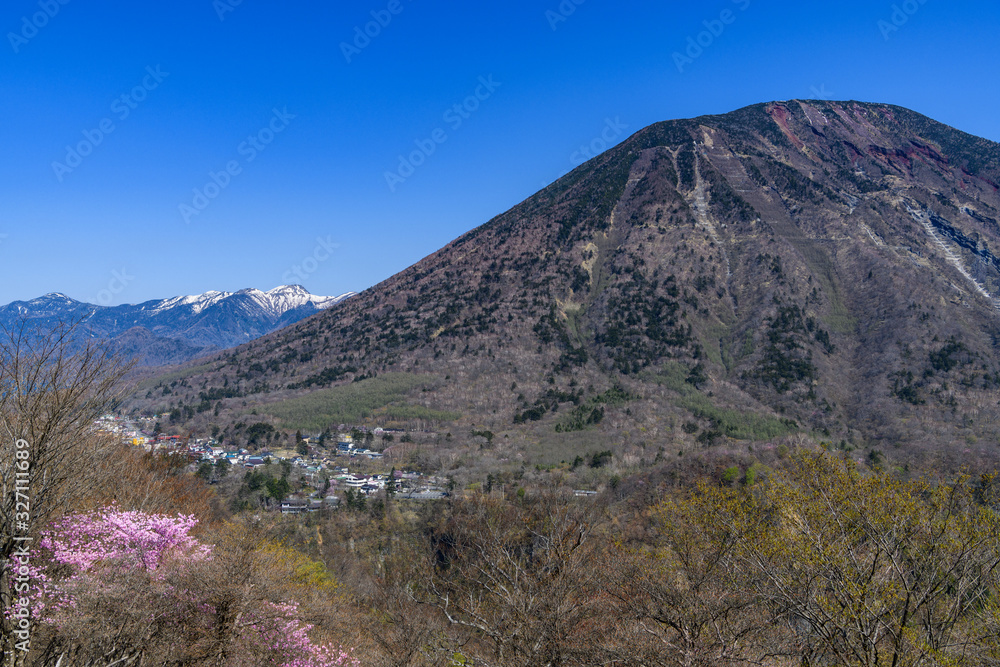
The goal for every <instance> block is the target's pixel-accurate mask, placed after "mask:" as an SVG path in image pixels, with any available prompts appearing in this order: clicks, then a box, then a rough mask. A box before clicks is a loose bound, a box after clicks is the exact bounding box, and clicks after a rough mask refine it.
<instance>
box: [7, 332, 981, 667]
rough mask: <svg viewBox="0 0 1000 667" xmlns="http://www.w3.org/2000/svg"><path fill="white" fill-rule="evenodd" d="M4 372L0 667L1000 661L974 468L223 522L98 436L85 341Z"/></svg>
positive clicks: (748, 474) (739, 480) (776, 474)
mask: <svg viewBox="0 0 1000 667" xmlns="http://www.w3.org/2000/svg"><path fill="white" fill-rule="evenodd" d="M0 355H2V356H3V364H0V369H2V370H0V383H2V392H0V419H2V425H3V429H4V430H3V435H4V438H3V442H2V444H0V473H2V476H3V477H2V479H3V489H4V493H3V498H2V504H0V512H2V514H3V522H4V526H5V527H11V528H12V530H8V531H5V534H4V535H3V538H2V542H0V550H2V554H0V557H2V562H3V569H2V574H0V600H2V604H3V608H4V614H3V616H2V624H3V644H2V648H0V650H2V658H3V661H4V663H3V664H11V665H32V666H34V665H37V666H55V665H93V666H98V665H123V666H125V665H134V666H139V665H177V666H180V665H219V666H222V665H234V666H235V665H286V666H288V667H313V666H320V665H344V666H347V665H352V666H353V665H357V666H361V665H379V666H387V667H388V666H390V665H391V666H395V667H409V666H412V667H417V666H425V665H426V666H430V665H481V666H483V667H491V666H496V667H500V666H503V667H510V666H523V667H532V666H542V665H552V666H555V665H561V666H570V665H581V666H582V665H636V666H640V665H650V666H659V665H720V664H731V665H872V666H874V665H914V666H916V665H989V664H997V661H998V660H1000V597H998V595H1000V540H998V537H1000V518H998V515H997V507H998V492H1000V482H998V481H997V480H996V478H995V477H994V476H993V475H991V474H985V473H977V474H976V475H974V476H970V475H956V476H953V477H949V478H930V477H919V476H915V475H913V476H909V477H907V478H905V479H904V478H902V477H901V476H899V475H898V474H897V472H896V471H894V470H893V469H882V468H880V467H878V466H872V467H865V468H862V467H860V466H858V465H857V464H856V463H854V462H852V461H851V460H850V459H847V458H844V456H843V452H840V451H836V450H833V449H832V448H831V449H829V450H826V449H823V448H815V449H808V448H805V447H803V448H801V449H799V450H798V451H792V452H789V453H788V454H787V456H785V457H783V458H781V459H780V460H776V461H775V463H774V464H773V465H769V466H755V467H753V468H750V469H748V470H746V471H745V472H744V471H742V470H740V469H739V468H734V469H728V470H727V471H726V474H724V475H722V477H721V478H719V477H715V476H709V475H700V474H699V473H698V468H697V465H696V464H695V463H693V462H686V463H685V464H684V465H686V466H688V469H687V471H686V474H684V475H665V476H663V477H662V478H661V479H660V481H659V482H658V483H656V484H655V487H652V488H645V489H644V490H643V491H642V492H633V493H618V494H614V493H609V492H605V493H603V494H601V495H598V496H596V497H582V498H581V497H576V496H575V495H574V493H573V491H572V488H571V487H570V486H568V485H567V484H566V483H565V480H563V479H561V478H560V477H559V476H557V475H550V476H547V477H541V478H534V481H533V482H531V483H527V482H525V483H523V484H503V485H499V484H489V485H486V486H482V485H477V486H475V487H473V488H471V489H468V490H465V491H459V492H457V493H455V494H454V495H452V496H450V497H449V498H446V499H445V500H441V501H435V502H433V503H415V502H412V501H404V500H397V499H396V498H395V497H394V496H393V495H392V494H388V495H386V496H384V497H381V498H378V499H375V500H374V501H371V502H367V503H361V502H356V503H350V506H349V507H343V508H339V509H335V510H329V511H325V512H322V513H317V514H313V515H304V516H291V517H287V516H282V515H280V514H277V513H273V512H266V511H261V510H260V508H259V507H254V506H252V505H251V506H249V507H248V508H247V509H245V511H234V510H233V507H232V506H231V505H230V504H227V503H226V502H225V501H226V499H225V498H224V497H223V495H221V494H220V492H218V491H217V490H216V489H215V488H213V487H212V486H211V485H208V484H206V483H205V481H204V480H203V479H202V478H201V477H199V476H196V475H194V474H191V471H190V466H189V465H188V464H187V461H186V460H178V459H177V458H176V457H169V456H154V455H152V454H148V453H144V452H143V451H142V450H141V449H137V448H134V447H125V446H123V445H122V444H120V443H119V442H117V441H116V440H115V439H111V438H108V437H106V436H102V435H99V434H96V433H94V432H93V430H92V429H91V428H90V425H91V424H92V422H93V420H94V418H96V417H97V416H99V415H100V414H102V413H103V412H104V411H105V410H107V409H109V408H110V407H113V406H114V405H115V403H116V402H117V401H118V400H119V399H120V396H121V391H123V390H122V388H121V387H122V380H123V377H124V375H125V373H126V372H127V368H126V367H124V366H122V365H121V364H119V363H118V362H117V361H116V360H115V359H114V358H113V357H111V356H109V355H108V354H107V353H106V352H103V351H102V350H101V349H100V348H99V347H96V346H95V347H89V348H87V349H86V350H84V351H82V352H79V351H74V352H73V353H70V352H69V351H67V348H66V346H65V345H63V344H62V341H61V340H60V338H59V337H58V335H52V336H49V337H43V338H35V337H26V336H25V337H20V338H19V337H17V336H12V337H10V338H9V340H6V341H4V342H2V343H0ZM675 465H677V466H679V465H681V464H680V463H677V464H675ZM18 473H22V474H21V475H20V476H19V474H18ZM230 474H233V475H240V474H244V473H243V471H234V472H232V473H230ZM245 474H248V475H253V474H255V473H252V472H246V473H245ZM15 480H16V483H15ZM24 480H26V481H24ZM539 480H543V481H539ZM651 486H652V485H651ZM8 533H9V534H8ZM26 544H28V545H30V546H25V545H26Z"/></svg>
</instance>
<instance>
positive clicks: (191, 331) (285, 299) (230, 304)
mask: <svg viewBox="0 0 1000 667" xmlns="http://www.w3.org/2000/svg"><path fill="white" fill-rule="evenodd" d="M353 295H354V293H353V292H348V293H347V294H342V295H340V296H335V297H330V296H314V295H312V294H310V293H309V292H307V291H306V290H305V288H303V287H301V286H300V285H283V286H281V287H276V288H274V289H272V290H270V291H268V292H262V291H261V290H258V289H244V290H240V291H238V292H215V291H213V292H206V293H204V294H197V295H193V296H179V297H174V298H172V299H162V300H159V301H147V302H145V303H140V304H137V305H128V304H126V305H121V306H98V305H94V304H89V303H82V302H80V301H75V300H73V299H71V298H69V297H67V296H66V295H64V294H58V293H52V294H46V295H45V296H42V297H39V298H37V299H32V300H31V301H15V302H13V303H10V304H8V305H6V306H3V307H0V325H3V326H5V327H10V326H13V325H14V324H16V323H17V322H18V321H20V320H22V319H26V320H27V321H28V322H29V323H30V324H31V325H33V326H34V325H37V326H39V327H41V328H47V327H51V326H54V325H56V324H57V323H58V322H65V321H80V322H81V323H82V325H83V327H82V329H83V330H84V331H85V332H86V334H87V335H88V336H91V337H95V338H101V339H107V340H110V341H113V343H114V345H115V348H116V350H117V351H118V352H119V353H121V354H123V355H127V356H129V357H130V358H138V359H139V360H140V362H141V363H143V364H144V365H160V364H170V363H180V362H183V361H186V360H188V359H192V358H194V357H198V356H202V355H205V354H208V353H210V352H212V351H216V350H220V349H225V348H230V347H234V346H236V345H240V344H241V343H245V342H247V341H249V340H253V339H254V338H258V337H260V336H262V335H264V334H266V333H270V332H271V331H274V330H276V329H280V328H282V327H285V326H287V325H289V324H293V323H295V322H297V321H299V320H301V319H303V318H306V317H309V316H310V315H314V314H315V313H318V312H319V311H321V310H323V309H324V308H329V307H330V306H332V305H334V304H336V303H339V302H340V301H343V300H344V299H347V298H349V297H351V296H353Z"/></svg>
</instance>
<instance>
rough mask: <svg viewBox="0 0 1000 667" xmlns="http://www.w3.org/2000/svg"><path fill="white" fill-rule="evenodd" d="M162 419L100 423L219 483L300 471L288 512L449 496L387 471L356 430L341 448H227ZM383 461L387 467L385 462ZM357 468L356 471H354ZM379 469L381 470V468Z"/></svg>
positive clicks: (430, 481)
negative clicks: (370, 500)
mask: <svg viewBox="0 0 1000 667" xmlns="http://www.w3.org/2000/svg"><path fill="white" fill-rule="evenodd" d="M156 422H157V417H142V418H138V419H133V418H127V417H122V416H120V415H113V414H106V415H103V416H102V417H101V418H100V419H98V420H97V421H95V422H94V428H95V430H97V431H98V432H102V433H106V434H111V435H113V436H115V437H118V438H120V439H121V441H122V442H124V443H126V444H128V445H131V446H135V447H140V448H142V449H144V450H145V451H147V452H150V453H161V454H167V455H169V454H174V455H180V456H184V457H186V458H187V460H188V462H189V463H188V466H189V468H190V471H191V472H193V473H195V474H201V475H202V476H203V477H204V478H205V479H206V481H209V483H215V481H216V480H215V478H214V475H213V473H214V471H218V470H221V471H223V474H226V473H228V474H232V471H236V470H239V469H243V470H246V471H252V470H254V469H257V468H263V467H265V466H268V465H270V464H273V463H282V464H283V465H285V466H290V467H291V468H293V469H295V470H297V471H299V473H300V475H299V477H300V478H301V480H302V482H303V484H302V489H301V490H300V491H298V492H296V493H289V494H288V495H287V496H286V497H284V498H281V499H280V505H279V506H278V507H277V509H279V510H280V512H281V513H282V514H301V513H304V512H319V511H321V510H323V509H333V508H337V507H339V506H341V504H342V502H343V500H344V499H345V498H347V499H350V498H353V497H355V496H366V497H367V496H374V495H377V494H382V495H392V496H393V497H394V498H397V499H400V500H415V501H427V500H440V499H442V498H445V497H447V496H448V495H449V492H448V491H447V490H446V488H445V487H446V485H447V481H446V480H441V479H439V478H437V477H435V476H428V475H425V474H423V473H421V472H416V471H412V470H407V471H404V470H396V469H395V468H390V469H387V470H386V471H384V472H382V471H381V470H380V468H382V467H385V466H386V465H387V464H386V463H385V461H384V459H385V455H384V454H383V453H382V452H378V451H374V450H371V449H369V448H366V447H364V446H363V445H362V444H360V443H356V442H355V439H356V438H355V437H353V436H352V435H351V433H347V432H345V433H339V434H338V435H337V442H336V446H335V447H320V446H319V445H318V443H319V441H320V436H318V435H317V436H309V437H307V436H303V437H302V444H303V445H304V447H303V449H304V450H306V451H308V452H309V453H295V454H292V453H290V452H282V451H278V452H273V453H272V452H271V451H269V450H264V451H259V452H250V451H249V450H247V449H244V448H233V447H223V446H222V445H221V443H220V442H219V441H218V440H216V439H215V438H210V437H209V438H203V437H184V436H180V435H167V434H164V433H156V432H155V431H156V429H155V424H156ZM379 464H382V465H379ZM352 468H353V472H352ZM376 470H378V472H376Z"/></svg>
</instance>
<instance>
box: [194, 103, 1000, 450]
mask: <svg viewBox="0 0 1000 667" xmlns="http://www.w3.org/2000/svg"><path fill="white" fill-rule="evenodd" d="M998 183H1000V145H998V144H996V143H994V142H991V141H988V140H986V139H982V138H979V137H975V136H972V135H969V134H966V133H963V132H960V131H958V130H955V129H953V128H951V127H948V126H946V125H944V124H941V123H938V122H936V121H933V120H931V119H929V118H927V117H925V116H922V115H920V114H917V113H915V112H912V111H909V110H907V109H903V108H901V107H897V106H892V105H887V104H872V103H862V102H854V101H844V102H837V101H820V100H790V101H783V102H771V103H766V104H757V105H753V106H749V107H745V108H743V109H739V110H736V111H734V112H731V113H728V114H722V115H711V116H701V117H698V118H692V119H684V120H675V121H666V122H662V123H657V124H655V125H652V126H649V127H647V128H645V129H643V130H640V131H639V132H637V133H636V134H634V135H633V136H631V137H629V138H628V139H626V140H625V141H623V142H622V143H621V144H619V145H618V146H616V147H614V148H612V149H610V150H608V151H606V152H605V153H603V154H602V155H600V156H598V157H596V158H594V159H592V160H590V161H589V162H587V163H586V164H584V165H581V166H580V167H578V168H577V169H575V170H574V171H572V172H570V173H569V174H567V175H566V176H564V177H563V178H561V179H559V180H558V181H556V182H555V183H553V184H552V185H551V186H549V187H547V188H545V189H543V190H542V191H540V192H538V193H537V194H535V195H533V196H532V197H529V198H528V199H527V200H525V201H524V202H522V203H521V204H519V205H517V206H515V207H514V208H512V209H511V210H510V211H507V212H506V213H503V214H501V215H498V216H497V217H495V218H494V219H492V220H490V221H489V222H487V223H486V224H484V225H481V226H480V227H477V228H475V229H473V230H472V231H470V232H468V233H467V234H464V235H463V236H461V237H460V238H458V239H456V240H455V241H453V242H452V243H450V244H448V245H447V246H445V247H444V248H442V249H441V250H439V251H437V252H435V253H433V254H432V255H430V256H428V257H426V258H425V259H423V260H421V261H420V262H418V263H417V264H415V265H413V266H411V267H410V268H408V269H406V270H404V271H402V272H400V273H399V274H397V275H395V276H393V277H392V278H390V279H388V280H386V281H385V282H383V283H381V284H380V285H377V286H375V287H374V288H372V289H369V290H367V291H366V292H364V293H363V294H361V295H359V296H358V297H356V298H353V299H351V300H349V301H347V302H346V303H344V304H342V305H341V306H340V307H338V308H336V309H333V310H329V311H327V312H325V313H324V314H322V315H321V316H319V317H316V318H312V319H310V320H308V321H306V322H302V323H300V324H298V325H297V326H295V327H292V328H289V329H285V330H283V331H280V332H277V333H275V334H274V335H272V336H270V337H269V338H268V339H267V340H265V341H257V342H255V343H251V344H250V345H248V346H247V347H245V348H242V349H241V350H239V351H238V352H237V353H236V354H235V355H230V356H227V357H226V358H224V359H223V358H220V359H219V360H218V361H217V363H216V364H215V365H213V367H212V370H210V371H206V372H204V373H202V374H201V376H199V377H197V378H196V379H197V383H207V384H208V385H209V386H214V385H215V384H216V383H218V384H219V386H221V384H222V382H223V381H224V379H223V378H228V379H232V378H234V377H239V378H241V380H240V381H241V383H243V384H246V385H247V392H248V393H249V392H253V391H256V392H257V393H255V394H254V398H253V400H254V401H256V402H257V404H258V405H257V406H256V408H255V409H258V410H259V411H260V410H264V411H266V410H267V409H269V408H268V407H267V406H268V405H269V402H271V401H278V403H277V405H278V406H279V407H275V408H274V414H284V415H287V414H290V413H292V412H293V411H292V408H291V407H289V408H288V409H287V410H285V411H283V410H282V408H281V407H280V405H281V404H284V403H285V402H286V401H289V400H296V399H295V398H294V397H295V396H297V395H298V394H303V395H304V394H307V393H308V392H310V391H313V390H315V389H317V388H320V387H326V386H330V385H331V384H336V383H338V382H346V381H349V380H352V379H358V378H359V377H367V376H370V375H371V374H378V373H384V372H387V371H397V372H406V373H411V374H412V373H420V374H422V376H426V375H427V374H430V375H431V376H433V377H438V376H439V377H438V379H439V381H440V382H441V385H440V387H439V388H438V389H436V391H435V392H428V391H425V392H422V393H421V394H420V395H414V396H413V397H412V399H411V400H415V401H419V402H420V403H421V404H423V405H424V406H425V407H427V408H428V409H432V408H433V409H440V410H447V411H450V412H458V413H461V414H464V415H467V417H468V419H469V422H470V424H474V425H479V426H482V425H486V426H488V427H489V428H490V430H493V431H496V430H497V429H509V428H519V426H518V425H519V424H521V423H525V424H529V423H530V424H534V422H536V421H538V422H540V423H539V424H537V425H535V426H532V429H531V431H530V436H529V435H525V437H528V438H529V439H530V440H533V441H534V440H537V439H539V438H541V439H543V440H545V441H547V442H556V443H558V442H563V443H564V444H565V446H569V445H568V441H567V440H566V438H565V436H563V435H562V434H564V433H566V432H567V429H568V430H569V431H570V432H574V431H576V430H578V427H579V428H583V427H585V426H587V425H588V424H591V425H592V423H593V421H592V420H593V419H596V417H593V414H591V413H588V415H589V416H587V415H584V416H582V417H581V416H580V415H576V412H575V408H571V410H574V412H573V413H572V414H573V415H576V416H575V417H573V416H571V415H570V414H567V413H566V409H565V406H564V407H560V404H561V403H562V404H565V403H567V402H569V401H570V400H571V397H572V401H573V402H574V403H576V404H577V407H580V406H581V405H590V408H591V409H592V410H597V408H598V407H601V414H604V410H605V408H606V409H607V410H608V411H609V414H613V415H614V419H610V420H608V419H605V420H604V421H603V422H601V424H602V425H601V427H600V428H601V429H604V431H605V433H604V436H605V438H607V439H611V440H615V439H618V440H622V441H629V442H631V441H632V440H634V439H635V437H636V436H635V433H637V432H641V433H647V434H650V435H647V436H646V437H645V439H644V442H646V446H647V447H648V446H649V445H650V444H654V445H655V446H654V449H655V447H664V448H667V447H668V446H670V447H673V446H674V445H675V444H676V443H685V442H689V441H690V443H689V444H692V445H694V443H695V439H696V438H697V437H700V438H701V440H699V441H698V443H700V444H702V445H704V444H706V443H707V444H713V443H715V444H718V443H722V442H731V443H732V442H735V441H746V440H750V441H753V440H768V439H770V438H773V437H775V436H776V434H782V433H786V434H787V433H788V432H789V431H792V432H795V431H797V432H801V433H803V434H809V433H811V434H821V435H822V437H828V438H829V439H830V440H831V441H834V442H837V443H842V444H843V446H844V447H846V448H848V449H850V448H855V449H862V448H868V449H871V448H881V449H885V448H889V447H893V448H895V447H897V446H898V445H900V443H903V444H905V445H906V446H907V447H909V448H911V450H912V454H913V455H917V453H919V452H924V453H926V452H929V451H931V449H932V448H934V447H938V446H939V445H941V443H948V446H949V449H948V451H951V452H955V451H964V450H966V449H967V450H969V454H968V456H993V455H994V454H995V453H993V452H992V451H991V450H989V448H988V447H986V445H984V444H982V443H987V442H995V441H996V440H997V438H998V437H1000V427H998V426H997V424H1000V407H998V406H997V405H996V400H995V391H996V390H997V388H1000V362H998V361H997V359H998V355H997V352H998V349H997V348H998V345H1000V321H998V317H1000V316H998V313H997V309H996V306H995V303H994V302H995V300H996V299H997V298H998V297H1000V260H998V259H997V257H998V254H1000V222H998V221H1000V185H998ZM292 352H295V353H296V355H297V356H296V355H292V354H291V353H292ZM293 356H294V358H295V359H298V360H299V361H297V362H294V363H293V362H292V361H290V360H292V359H293ZM251 359H252V360H253V361H252V363H251V361H250V360H251ZM285 360H289V361H285ZM251 366H252V367H253V368H254V370H253V371H252V372H251V371H248V370H247V369H248V367H251ZM260 369H263V370H260ZM446 379H447V381H445V380H446ZM194 384H196V383H195V382H194V381H192V386H193V385H194ZM424 387H425V388H426V385H424ZM613 387H619V388H620V389H621V390H622V391H623V392H625V393H626V394H627V395H629V396H633V397H638V398H634V399H630V400H632V401H633V402H632V403H630V404H629V405H627V407H622V408H621V409H620V410H619V409H618V408H615V409H612V408H611V407H609V406H608V405H607V404H606V403H602V402H601V401H602V400H604V399H602V398H601V397H602V396H605V395H604V394H602V393H601V392H602V391H605V390H610V388H613ZM254 388H258V389H257V390H255V389H254ZM263 388H266V391H265V390H263ZM602 388H603V389H602ZM289 397H291V398H289ZM279 399H280V400H279ZM242 400H247V399H245V398H244V399H241V403H240V405H241V406H242ZM303 400H304V399H303ZM588 402H589V403H588ZM240 409H242V407H240ZM581 409H582V408H581ZM626 409H627V410H628V413H627V414H626V413H625V410H626ZM987 413H988V414H987ZM594 414H596V413H594ZM315 418H316V419H317V420H319V419H320V417H319V416H316V417H315ZM331 419H332V416H331ZM373 419H374V418H373ZM588 419H590V420H591V421H587V420H588ZM581 424H582V425H581ZM609 424H617V426H609ZM681 424H684V425H685V428H686V429H688V430H684V429H681V428H680V425H681ZM689 426H690V427H694V428H693V430H691V429H690V428H688V427H689ZM556 427H559V429H558V430H556ZM626 434H627V435H626Z"/></svg>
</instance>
